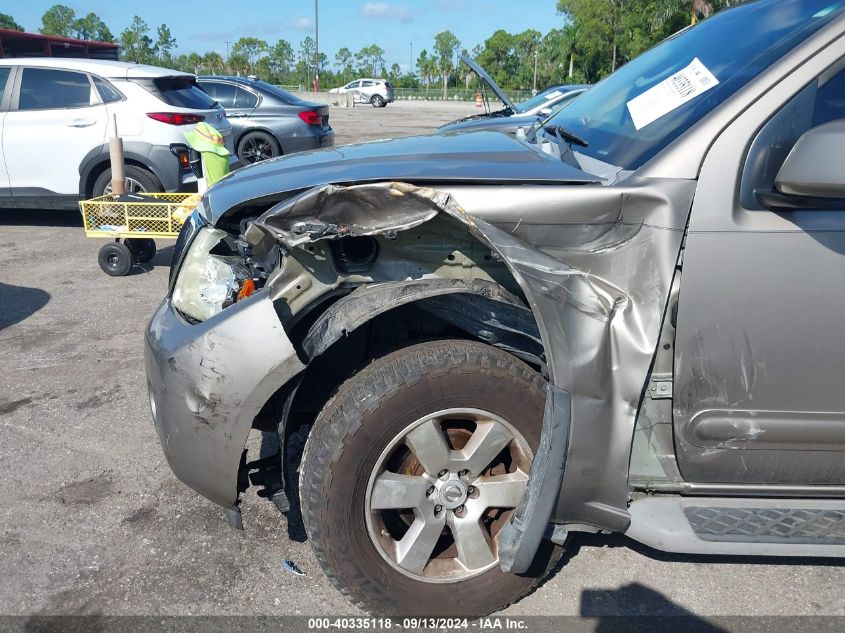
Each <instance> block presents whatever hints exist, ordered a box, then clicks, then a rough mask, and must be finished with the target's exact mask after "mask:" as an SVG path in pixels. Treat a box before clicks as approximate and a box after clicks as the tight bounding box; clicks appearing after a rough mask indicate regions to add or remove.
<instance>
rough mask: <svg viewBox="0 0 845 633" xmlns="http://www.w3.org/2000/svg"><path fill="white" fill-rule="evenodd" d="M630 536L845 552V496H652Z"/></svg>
mask: <svg viewBox="0 0 845 633" xmlns="http://www.w3.org/2000/svg"><path fill="white" fill-rule="evenodd" d="M628 510H629V512H630V513H631V525H630V526H629V527H628V530H627V531H626V532H625V534H626V536H629V537H630V538H632V539H634V540H635V541H639V542H640V543H643V544H644V545H648V546H649V547H653V548H655V549H658V550H661V551H664V552H677V553H683V554H725V555H746V556H832V557H837V558H840V557H843V558H845V500H841V499H837V500H831V499H809V500H798V499H747V498H736V497H732V498H724V497H709V498H708V497H677V496H676V497H648V498H645V499H638V500H637V501H634V502H633V503H632V504H631V505H630V507H629V508H628Z"/></svg>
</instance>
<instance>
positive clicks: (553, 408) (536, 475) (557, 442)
mask: <svg viewBox="0 0 845 633" xmlns="http://www.w3.org/2000/svg"><path fill="white" fill-rule="evenodd" d="M570 414H571V403H570V397H569V394H568V393H566V392H565V391H563V390H562V389H559V388H557V387H555V386H554V385H552V384H551V383H549V385H548V387H547V392H546V410H545V413H544V414H543V432H542V434H541V435H540V447H539V448H538V449H537V454H536V455H535V456H534V459H533V461H532V462H531V472H530V473H529V476H528V480H529V481H530V482H531V485H530V486H528V488H526V490H525V494H524V495H523V497H522V502H521V503H520V504H519V506H518V507H517V508H516V510H515V511H514V513H513V516H512V518H511V520H510V521H509V522H508V523H507V524H506V525H505V526H504V527H503V528H502V530H501V532H499V565H500V566H501V568H502V570H503V571H506V572H515V573H523V572H526V571H528V569H529V567H530V566H531V563H532V561H533V560H534V555H535V554H536V553H537V548H538V547H539V545H540V541H542V539H543V535H544V533H545V531H546V526H547V524H548V520H547V521H545V522H543V521H537V520H532V517H549V516H551V513H552V509H553V508H554V504H555V502H556V501H557V495H558V492H559V491H560V484H561V482H562V481H563V471H564V468H565V466H566V445H567V442H568V441H569V427H570Z"/></svg>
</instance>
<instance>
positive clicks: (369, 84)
mask: <svg viewBox="0 0 845 633" xmlns="http://www.w3.org/2000/svg"><path fill="white" fill-rule="evenodd" d="M361 85H362V86H363V87H364V88H369V87H370V86H372V85H374V83H373V82H372V81H362V82H361Z"/></svg>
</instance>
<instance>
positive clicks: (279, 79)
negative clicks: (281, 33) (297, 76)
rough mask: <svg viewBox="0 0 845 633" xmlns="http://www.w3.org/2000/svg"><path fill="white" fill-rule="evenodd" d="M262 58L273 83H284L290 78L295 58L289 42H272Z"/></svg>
mask: <svg viewBox="0 0 845 633" xmlns="http://www.w3.org/2000/svg"><path fill="white" fill-rule="evenodd" d="M264 59H265V60H266V62H267V68H268V70H269V72H270V77H269V80H272V81H274V82H275V83H286V82H287V81H289V80H290V78H291V69H292V67H293V64H294V61H295V59H296V56H295V55H294V52H293V46H291V43H290V42H288V41H287V40H279V41H278V42H276V43H275V44H273V46H272V47H271V48H270V51H269V52H268V53H267V57H265V58H264Z"/></svg>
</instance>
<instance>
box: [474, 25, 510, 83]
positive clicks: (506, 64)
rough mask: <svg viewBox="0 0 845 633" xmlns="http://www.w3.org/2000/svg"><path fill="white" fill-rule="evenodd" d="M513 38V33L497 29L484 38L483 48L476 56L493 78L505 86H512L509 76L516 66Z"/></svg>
mask: <svg viewBox="0 0 845 633" xmlns="http://www.w3.org/2000/svg"><path fill="white" fill-rule="evenodd" d="M513 40H514V37H513V35H511V34H510V33H508V32H507V31H505V30H502V29H499V30H498V31H495V32H494V33H493V34H492V35H491V36H490V37H488V38H487V39H486V40H485V42H484V48H483V50H482V51H481V52H480V53H479V54H478V55H477V57H476V61H477V62H478V63H479V65H480V66H481V67H482V68H484V69H485V70H486V71H487V73H488V74H489V75H490V76H491V77H492V78H493V80H494V81H495V82H496V83H497V84H499V85H500V86H502V87H505V88H512V87H513V86H512V85H511V78H512V77H514V76H515V75H516V71H517V66H518V60H517V57H516V55H515V54H514V41H513Z"/></svg>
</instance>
